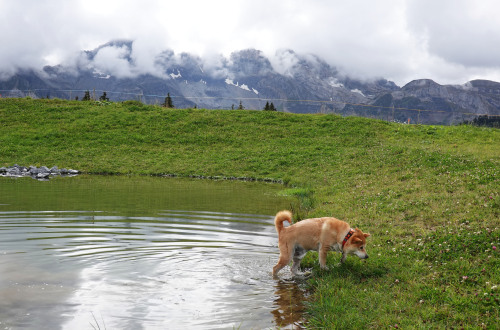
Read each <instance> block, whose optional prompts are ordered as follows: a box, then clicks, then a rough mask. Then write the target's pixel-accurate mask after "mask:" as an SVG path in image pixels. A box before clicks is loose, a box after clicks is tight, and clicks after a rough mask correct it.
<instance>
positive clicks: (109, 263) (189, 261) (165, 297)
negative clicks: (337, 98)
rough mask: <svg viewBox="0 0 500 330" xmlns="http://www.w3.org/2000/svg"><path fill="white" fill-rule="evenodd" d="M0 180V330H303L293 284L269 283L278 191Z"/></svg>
mask: <svg viewBox="0 0 500 330" xmlns="http://www.w3.org/2000/svg"><path fill="white" fill-rule="evenodd" d="M0 179H1V180H0V297H2V299H0V329H3V328H7V329H9V328H13V329H18V328H23V329H58V328H61V329H89V328H90V329H92V328H96V329H97V328H99V327H100V328H101V329H105V328H106V329H179V328H188V329H198V328H199V329H216V328H224V329H232V328H241V329H249V328H253V329H262V328H274V327H277V326H282V327H285V328H287V327H288V328H291V327H293V326H294V325H300V324H301V322H302V313H303V308H304V306H303V302H304V300H305V299H306V293H305V291H304V290H303V288H301V284H300V283H297V282H294V281H291V280H287V279H286V277H288V276H287V274H286V271H285V272H284V274H283V275H282V278H285V279H282V280H275V279H273V278H272V275H271V269H272V266H273V265H274V264H275V263H276V261H277V258H278V249H277V236H276V232H275V229H274V226H273V224H272V219H273V214H275V213H276V211H278V210H280V209H283V208H288V207H289V206H290V201H289V200H286V199H284V198H282V197H278V196H277V192H278V191H279V190H280V189H281V188H282V187H281V186H279V185H274V184H262V183H248V182H225V181H220V182H213V181H205V180H203V181H202V180H184V179H166V178H142V177H132V178H128V177H90V176H82V177H78V178H57V179H53V180H51V181H47V182H38V181H36V180H32V179H29V178H22V179H6V178H0Z"/></svg>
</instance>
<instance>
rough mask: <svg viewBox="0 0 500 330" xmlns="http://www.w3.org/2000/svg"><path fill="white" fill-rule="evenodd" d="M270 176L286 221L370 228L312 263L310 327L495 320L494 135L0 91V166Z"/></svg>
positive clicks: (497, 182) (498, 189) (497, 214)
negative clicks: (292, 202) (328, 220)
mask: <svg viewBox="0 0 500 330" xmlns="http://www.w3.org/2000/svg"><path fill="white" fill-rule="evenodd" d="M14 163H18V164H21V165H35V166H40V165H46V166H54V165H56V166H59V167H67V168H75V169H78V170H81V171H83V172H86V173H121V174H146V175H158V174H171V175H172V174H173V175H180V176H196V175H202V176H221V177H245V178H252V179H264V178H273V179H276V180H280V181H282V182H284V183H285V187H284V189H283V193H284V194H291V195H295V196H297V197H298V198H299V199H301V205H302V207H301V208H300V210H295V211H296V213H297V214H296V218H305V217H310V216H330V215H332V216H335V217H337V218H340V219H343V220H345V221H347V222H349V223H350V224H351V225H352V226H357V227H360V228H362V229H363V231H366V232H370V233H371V234H372V236H371V237H370V238H368V241H369V244H368V252H369V253H370V259H368V260H366V261H361V260H358V259H356V258H355V257H351V258H348V260H347V262H346V264H344V265H342V266H333V265H335V264H336V263H337V262H338V260H339V258H340V256H339V255H334V254H332V255H331V256H329V264H330V265H332V266H331V267H330V270H329V271H326V272H324V271H320V270H319V268H318V265H317V258H316V256H315V255H314V253H311V254H310V255H309V256H308V257H307V260H305V262H304V264H305V265H306V266H307V267H312V268H313V273H314V276H313V278H312V279H311V281H310V282H311V286H312V287H313V288H314V294H313V295H312V297H311V301H310V303H309V308H308V310H309V314H308V319H309V322H310V326H311V327H313V328H316V327H318V328H321V327H324V328H331V327H333V328H337V327H338V328H343V327H348V326H350V327H354V328H358V327H359V328H361V327H372V328H380V327H382V328H390V327H394V328H447V327H450V328H460V327H464V328H480V327H486V328H494V327H495V326H496V325H498V323H499V319H500V316H499V306H500V305H499V293H500V290H499V289H498V286H499V285H500V272H498V269H500V261H499V260H500V259H499V245H500V238H499V237H500V220H499V219H500V131H499V130H498V129H491V128H478V127H472V126H467V125H462V126H451V127H445V126H420V125H417V126H415V125H403V124H396V123H389V122H384V121H379V120H371V119H365V118H357V117H347V118H343V117H340V116H336V115H301V114H289V113H279V112H267V111H246V110H234V111H228V110H203V109H166V108H160V107H157V106H147V105H142V104H140V103H138V102H124V103H109V104H108V103H99V102H76V101H63V100H32V99H0V166H8V165H13V164H14Z"/></svg>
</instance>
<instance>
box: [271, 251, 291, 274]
mask: <svg viewBox="0 0 500 330" xmlns="http://www.w3.org/2000/svg"><path fill="white" fill-rule="evenodd" d="M292 254H293V246H288V245H286V246H284V247H281V246H280V258H279V260H278V263H277V264H276V266H274V267H273V276H276V275H277V274H278V272H279V271H280V270H281V269H282V268H283V267H285V266H286V265H288V264H289V263H290V259H291V258H292Z"/></svg>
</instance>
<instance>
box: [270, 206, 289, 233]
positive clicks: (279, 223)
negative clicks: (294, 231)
mask: <svg viewBox="0 0 500 330" xmlns="http://www.w3.org/2000/svg"><path fill="white" fill-rule="evenodd" d="M283 221H288V222H289V223H290V224H292V212H290V211H286V210H285V211H279V212H278V213H277V214H276V217H274V225H275V226H276V231H277V232H278V234H279V233H280V232H281V231H282V230H283V228H284V227H283Z"/></svg>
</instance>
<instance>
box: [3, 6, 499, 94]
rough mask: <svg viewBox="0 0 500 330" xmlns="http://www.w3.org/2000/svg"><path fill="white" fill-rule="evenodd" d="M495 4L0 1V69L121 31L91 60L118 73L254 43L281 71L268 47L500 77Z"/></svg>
mask: <svg viewBox="0 0 500 330" xmlns="http://www.w3.org/2000/svg"><path fill="white" fill-rule="evenodd" d="M498 12H500V3H498V2H497V1H496V0H482V1H480V2H477V1H474V0H454V1H452V0H442V1H431V0H380V1H376V2H375V1H363V0H352V1H341V0H329V1H327V0H310V1H307V2H303V1H298V0H286V1H273V2H271V1H267V0H242V1H234V0H213V1H208V2H207V1H201V0H184V1H177V2H170V1H169V2H167V1H157V0H141V1H139V0H121V1H118V0H107V1H101V0H99V1H97V0H75V1H63V0H47V1H38V0H17V1H1V2H0V29H2V31H7V33H2V34H1V35H0V42H1V44H2V45H5V46H3V47H2V48H1V50H0V74H1V75H2V76H4V77H5V76H7V75H11V74H13V73H15V72H16V71H17V70H18V69H19V68H35V69H40V68H41V67H43V66H44V65H47V64H50V65H54V64H58V63H60V62H66V63H75V62H78V60H75V58H77V57H78V56H77V54H78V52H79V51H81V50H91V49H95V48H97V47H98V46H100V45H103V44H105V43H106V42H109V41H111V40H116V39H128V40H134V46H133V49H132V52H131V53H130V54H126V53H124V52H125V50H123V49H119V48H117V49H107V50H104V49H103V50H102V53H101V54H99V56H98V57H97V58H96V61H97V62H96V63H98V65H100V66H102V68H104V66H105V65H109V66H110V67H109V68H108V70H112V71H113V72H115V73H116V74H117V75H122V76H128V75H134V74H139V73H155V72H156V73H157V71H158V70H157V69H158V68H157V61H158V55H159V54H161V53H162V51H163V50H168V49H171V50H174V51H175V53H176V54H181V53H182V52H189V53H192V54H194V55H197V56H201V57H203V58H204V59H205V58H207V60H206V61H205V62H204V67H205V69H207V70H209V71H210V70H212V71H213V72H214V74H217V75H223V74H224V72H223V71H221V69H220V68H221V67H222V66H221V65H219V64H218V63H220V62H223V61H226V60H227V59H228V58H229V55H230V54H231V52H233V51H238V50H242V49H248V48H255V49H259V50H262V51H263V54H265V55H266V56H267V57H268V58H270V60H271V62H272V64H273V65H274V66H275V67H276V68H277V69H278V70H280V71H281V72H285V71H286V70H287V65H293V64H294V62H293V61H294V59H293V56H289V55H290V54H286V53H281V54H278V57H276V54H277V50H283V49H292V50H294V51H295V52H296V53H298V54H311V53H312V54H317V55H318V56H319V57H321V58H322V59H324V60H326V61H327V62H328V63H329V64H330V65H332V66H335V67H337V68H338V69H339V71H341V72H342V73H344V74H346V75H349V76H354V77H357V78H363V79H375V78H379V77H384V78H387V79H390V80H394V81H395V82H396V83H398V84H400V85H402V84H405V83H407V82H408V81H410V80H412V79H417V78H430V79H434V80H436V81H437V82H440V83H464V82H466V81H467V80H470V79H475V78H486V79H492V80H497V81H500V63H499V62H500V61H498V59H499V58H500V33H498V31H500V21H499V20H498V19H497V18H496V17H495V15H496V13H498ZM278 53H279V52H278ZM221 55H223V56H221ZM127 56H128V57H129V58H130V59H131V60H132V61H130V60H129V59H128V58H127ZM163 59H165V58H163ZM171 60H172V59H171ZM157 74H158V73H157Z"/></svg>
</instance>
